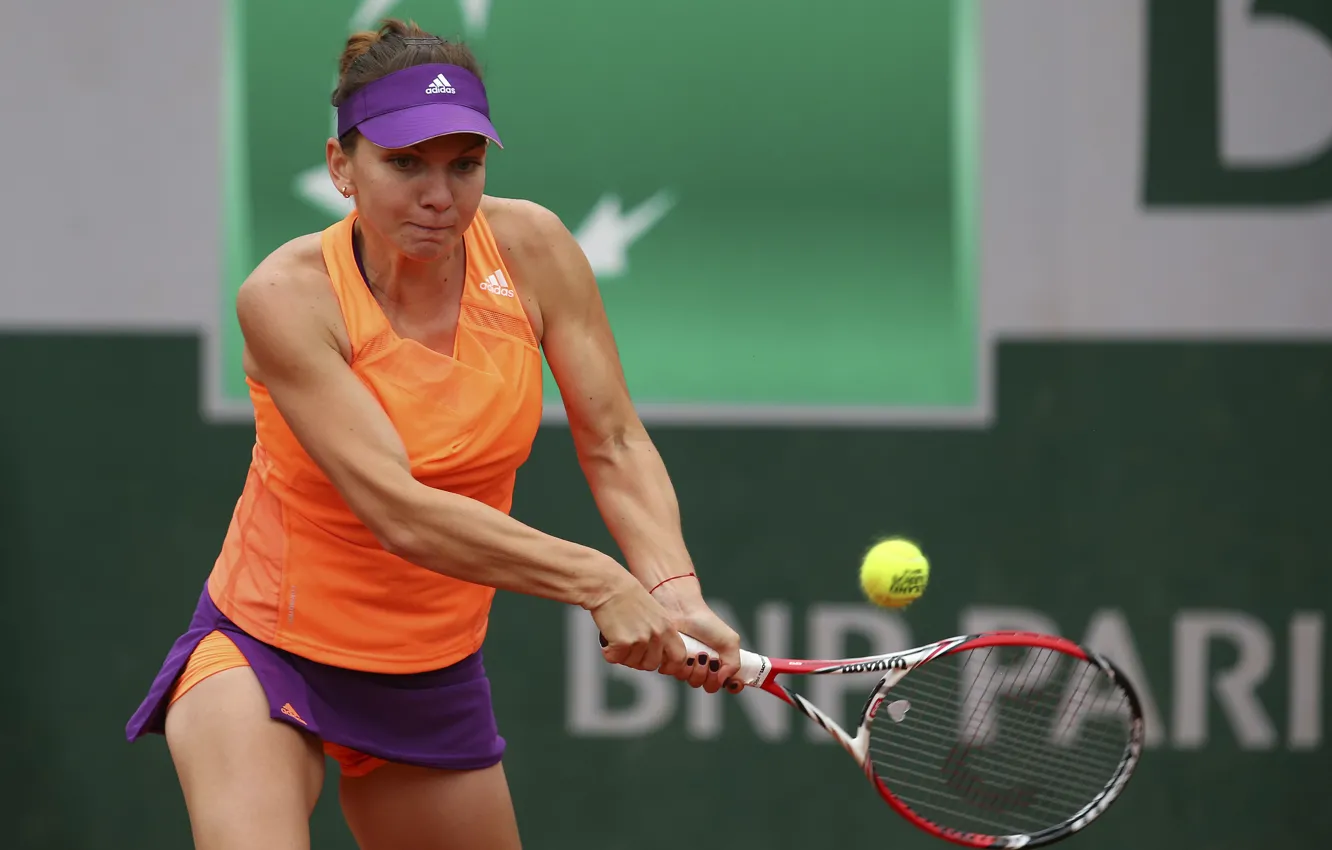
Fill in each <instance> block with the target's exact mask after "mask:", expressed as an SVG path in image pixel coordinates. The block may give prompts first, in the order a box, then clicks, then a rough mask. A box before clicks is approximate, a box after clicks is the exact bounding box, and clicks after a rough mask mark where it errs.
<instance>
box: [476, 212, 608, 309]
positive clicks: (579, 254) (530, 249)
mask: <svg viewBox="0 0 1332 850" xmlns="http://www.w3.org/2000/svg"><path fill="white" fill-rule="evenodd" d="M481 211H482V212H483V213H484V214H485V216H486V220H487V221H488V222H489V223H490V229H491V232H492V233H494V235H495V244H496V245H497V246H498V248H499V251H500V255H501V256H502V257H503V259H504V263H505V265H506V266H508V267H509V270H510V271H512V272H513V275H514V278H515V279H516V280H517V281H518V283H519V285H520V286H524V285H525V286H526V288H527V290H528V291H529V292H531V293H533V294H534V295H535V296H536V298H537V301H538V303H539V304H541V305H546V304H549V303H551V302H553V301H557V300H561V299H563V298H565V297H566V296H568V295H570V294H573V293H578V292H588V291H590V290H595V288H596V278H595V277H594V276H593V274H592V268H591V266H589V265H588V262H587V257H586V256H585V255H584V254H583V249H582V247H581V246H579V244H578V240H577V239H575V238H574V236H573V234H572V233H570V232H569V229H568V228H567V227H565V225H564V222H563V221H561V220H560V217H559V216H558V215H556V214H555V213H553V212H551V211H550V210H548V209H546V208H545V207H543V206H541V205H540V204H537V203H534V202H532V201H526V200H520V199H516V198H495V197H490V196H486V197H485V198H484V199H483V200H482V202H481Z"/></svg>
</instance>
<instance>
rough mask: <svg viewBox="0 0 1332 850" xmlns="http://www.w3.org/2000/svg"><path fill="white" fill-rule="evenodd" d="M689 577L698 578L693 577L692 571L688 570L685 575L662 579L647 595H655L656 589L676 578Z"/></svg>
mask: <svg viewBox="0 0 1332 850" xmlns="http://www.w3.org/2000/svg"><path fill="white" fill-rule="evenodd" d="M690 576H693V577H694V578H698V576H697V575H695V574H694V572H693V571H692V570H690V571H689V572H687V573H681V574H680V575H678V576H671V577H670V578H664V579H662V580H661V581H659V582H657V585H656V587H654V588H652V589H651V590H649V591H648V594H649V595H651V594H653V593H656V592H657V588H658V587H661V586H662V585H663V584H665V583H666V582H668V581H675V580H676V579H677V578H689V577H690Z"/></svg>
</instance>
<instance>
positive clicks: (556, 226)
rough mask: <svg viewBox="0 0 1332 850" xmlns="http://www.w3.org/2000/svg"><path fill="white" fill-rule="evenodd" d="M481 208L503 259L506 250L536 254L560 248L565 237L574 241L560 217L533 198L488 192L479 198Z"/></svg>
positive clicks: (507, 251) (507, 252) (513, 252)
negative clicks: (499, 196)
mask: <svg viewBox="0 0 1332 850" xmlns="http://www.w3.org/2000/svg"><path fill="white" fill-rule="evenodd" d="M481 212H483V213H484V214H485V216H486V221H488V222H489V223H490V229H491V232H492V233H494V234H495V242H496V243H497V244H498V245H499V247H500V250H501V251H503V252H504V253H505V255H506V256H505V260H507V259H508V255H509V254H516V255H524V256H526V255H535V254H539V253H541V252H543V251H546V252H549V251H552V250H559V248H560V247H561V245H562V244H563V243H564V242H565V241H566V240H567V241H568V242H574V239H573V235H572V234H570V233H569V229H568V228H567V227H565V226H564V222H563V221H561V220H560V217H559V216H557V215H556V214H555V213H553V212H551V211H550V210H548V209H546V208H545V207H543V206H541V205H540V204H538V203H534V202H533V201H526V200H523V199H521V198H496V197H493V196H491V195H487V196H485V197H484V198H483V199H482V200H481ZM574 244H577V243H576V242H574ZM566 247H567V246H566Z"/></svg>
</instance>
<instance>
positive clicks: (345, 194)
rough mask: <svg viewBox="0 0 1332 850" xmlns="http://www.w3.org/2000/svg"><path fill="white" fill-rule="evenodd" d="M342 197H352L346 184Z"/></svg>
mask: <svg viewBox="0 0 1332 850" xmlns="http://www.w3.org/2000/svg"><path fill="white" fill-rule="evenodd" d="M342 197H344V198H350V197H351V195H349V194H347V187H346V186H343V187H342Z"/></svg>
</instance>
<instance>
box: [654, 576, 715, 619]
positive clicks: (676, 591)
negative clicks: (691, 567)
mask: <svg viewBox="0 0 1332 850" xmlns="http://www.w3.org/2000/svg"><path fill="white" fill-rule="evenodd" d="M682 576H684V577H681V578H679V579H677V580H675V581H670V582H666V583H664V584H662V585H661V586H660V587H658V588H656V589H654V590H653V591H652V593H651V596H652V598H653V599H655V600H657V602H658V604H660V605H661V606H662V607H663V608H665V609H666V610H668V611H672V612H674V613H677V614H682V613H688V612H690V611H693V610H695V609H696V608H698V606H700V605H705V604H706V603H704V601H703V586H702V585H701V584H699V581H698V576H696V575H689V574H682Z"/></svg>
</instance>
